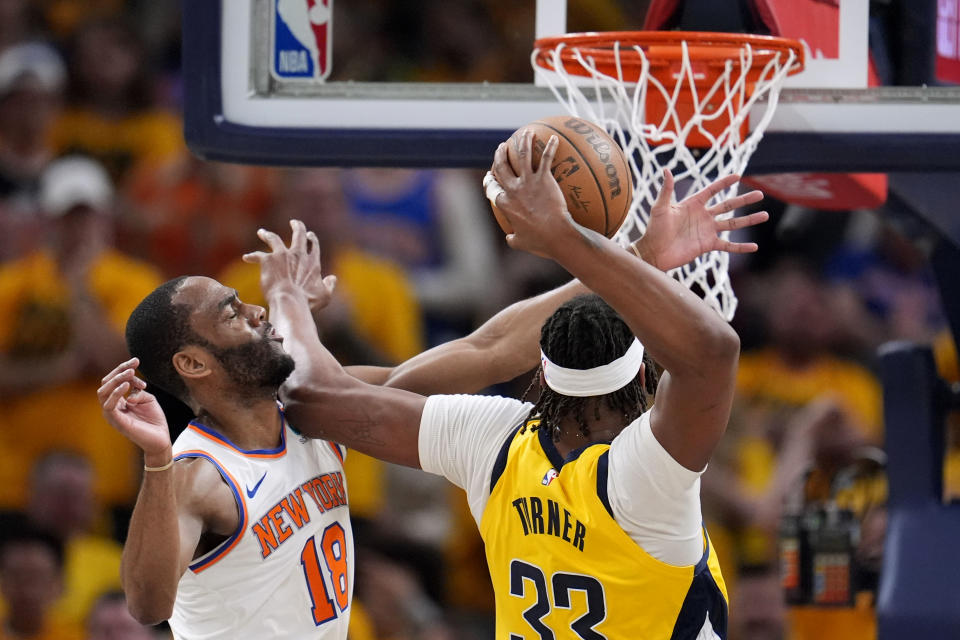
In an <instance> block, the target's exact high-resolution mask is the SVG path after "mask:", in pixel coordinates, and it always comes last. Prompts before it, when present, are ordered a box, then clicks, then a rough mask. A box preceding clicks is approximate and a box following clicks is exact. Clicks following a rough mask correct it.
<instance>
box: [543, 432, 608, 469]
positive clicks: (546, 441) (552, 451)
mask: <svg viewBox="0 0 960 640" xmlns="http://www.w3.org/2000/svg"><path fill="white" fill-rule="evenodd" d="M543 424H544V423H542V422H541V423H540V426H539V427H538V428H537V431H538V433H537V438H539V439H540V447H541V448H542V449H543V453H544V454H545V455H546V456H547V459H548V460H550V464H552V465H553V468H554V469H556V470H557V473H560V469H562V468H563V465H565V464H567V463H568V462H573V461H574V460H576V459H577V458H579V457H580V454H581V453H583V452H584V451H586V450H587V449H588V448H590V447H592V446H593V445H595V444H610V441H609V440H600V441H597V442H589V443H587V444H585V445H583V446H582V447H578V448H576V449H574V450H573V451H571V452H570V453H568V454H567V457H566V458H564V457H563V456H561V455H560V451H559V450H558V449H557V445H556V444H555V443H554V442H553V437H552V435H551V431H550V429H547V428H544V426H543Z"/></svg>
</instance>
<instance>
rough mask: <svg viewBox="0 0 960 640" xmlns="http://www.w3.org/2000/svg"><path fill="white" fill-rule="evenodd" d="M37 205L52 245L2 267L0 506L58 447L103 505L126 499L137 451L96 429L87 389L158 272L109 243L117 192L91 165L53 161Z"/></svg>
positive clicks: (122, 353) (96, 413)
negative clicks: (85, 474)
mask: <svg viewBox="0 0 960 640" xmlns="http://www.w3.org/2000/svg"><path fill="white" fill-rule="evenodd" d="M40 205H41V209H42V211H43V213H44V215H46V216H47V217H48V220H47V223H46V224H47V225H48V229H49V230H48V233H47V236H49V239H50V241H51V242H50V247H49V249H39V250H36V251H34V252H32V253H30V254H28V255H26V256H24V257H23V258H21V259H18V260H15V261H13V262H8V263H6V264H4V265H2V266H0V506H4V507H22V506H23V504H24V501H25V498H26V496H25V488H26V486H27V478H28V476H29V473H30V468H31V466H32V465H33V462H34V461H35V460H36V459H37V458H38V457H39V456H40V455H42V454H43V453H44V452H45V451H47V450H49V449H64V448H67V449H72V450H74V451H76V452H78V453H80V454H82V455H84V457H86V458H87V459H88V460H90V461H91V463H92V464H93V468H94V470H95V472H96V479H97V484H96V495H97V499H98V500H99V501H100V503H101V504H104V505H105V506H114V505H117V504H126V503H128V502H129V500H130V499H131V498H132V496H133V493H134V490H135V489H136V481H137V477H136V465H135V463H134V457H133V450H132V447H131V446H130V444H129V443H128V442H127V440H126V439H125V438H123V437H122V436H120V435H119V434H116V433H114V432H113V431H111V430H110V429H104V428H103V417H102V415H101V413H100V405H99V403H98V402H97V398H96V394H95V393H94V392H95V391H96V389H97V387H98V386H99V384H100V376H101V375H102V373H103V371H105V370H107V368H109V363H111V362H114V361H116V360H117V359H118V358H121V359H122V358H125V357H126V344H125V343H124V338H123V329H124V326H125V323H126V319H127V316H128V315H129V314H130V312H131V311H132V309H133V308H134V307H135V306H136V305H137V303H138V302H139V301H140V300H141V299H143V297H144V296H145V295H146V294H148V293H149V292H150V291H152V290H153V289H154V288H156V287H157V286H158V285H159V284H160V283H161V282H162V280H161V278H160V275H159V274H158V273H157V272H156V271H155V270H154V269H153V268H152V267H151V266H149V265H146V264H143V263H141V262H138V261H137V260H134V259H133V258H129V257H127V256H125V255H123V254H121V253H119V252H118V251H116V250H115V249H114V248H113V247H112V246H111V230H112V225H113V220H112V216H111V211H112V210H113V189H112V186H111V184H110V180H109V177H108V176H107V174H106V172H105V171H104V169H103V168H102V167H101V166H100V165H98V164H97V163H95V162H94V161H92V160H90V159H87V158H81V157H72V158H64V159H61V160H57V161H56V162H54V163H52V164H51V165H50V167H49V168H48V169H47V170H46V171H45V172H44V174H43V177H42V178H41V184H40Z"/></svg>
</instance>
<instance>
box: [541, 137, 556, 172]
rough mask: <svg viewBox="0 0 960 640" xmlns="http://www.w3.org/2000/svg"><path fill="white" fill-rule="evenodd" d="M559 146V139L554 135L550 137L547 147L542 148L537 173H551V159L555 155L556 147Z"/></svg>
mask: <svg viewBox="0 0 960 640" xmlns="http://www.w3.org/2000/svg"><path fill="white" fill-rule="evenodd" d="M559 146H560V138H559V137H557V136H556V135H552V136H550V139H549V140H547V145H546V146H545V147H544V148H543V154H542V155H541V156H540V166H539V167H538V169H537V172H538V173H541V174H542V173H551V171H552V167H553V157H554V156H555V155H557V147H559Z"/></svg>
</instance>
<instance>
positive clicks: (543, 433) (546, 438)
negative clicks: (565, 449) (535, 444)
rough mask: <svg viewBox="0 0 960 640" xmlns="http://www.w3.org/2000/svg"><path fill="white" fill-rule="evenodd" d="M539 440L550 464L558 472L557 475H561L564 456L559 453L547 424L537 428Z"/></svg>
mask: <svg viewBox="0 0 960 640" xmlns="http://www.w3.org/2000/svg"><path fill="white" fill-rule="evenodd" d="M537 438H538V439H539V440H540V448H541V449H543V452H544V453H545V454H546V456H547V459H548V460H549V461H550V464H552V465H553V468H554V469H556V470H557V473H560V469H562V468H563V463H564V460H563V456H561V455H560V452H559V451H557V445H556V444H554V442H553V436H552V434H551V431H550V429H549V428H548V427H547V424H546V423H545V422H541V423H540V426H539V427H537Z"/></svg>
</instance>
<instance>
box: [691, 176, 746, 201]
mask: <svg viewBox="0 0 960 640" xmlns="http://www.w3.org/2000/svg"><path fill="white" fill-rule="evenodd" d="M738 182H740V176H739V175H738V174H736V173H732V174H730V175H729V176H724V177H722V178H719V179H717V180H714V181H713V182H711V183H710V184H708V185H707V186H705V187H704V188H703V189H701V190H700V191H698V192H696V193H695V194H693V196H692V197H693V199H694V200H698V201H699V202H703V203H707V202H709V201H710V198H712V197H713V196H715V195H717V194H718V193H720V192H721V191H723V190H724V189H727V188H728V187H732V186H733V185H735V184H737V183H738Z"/></svg>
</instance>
